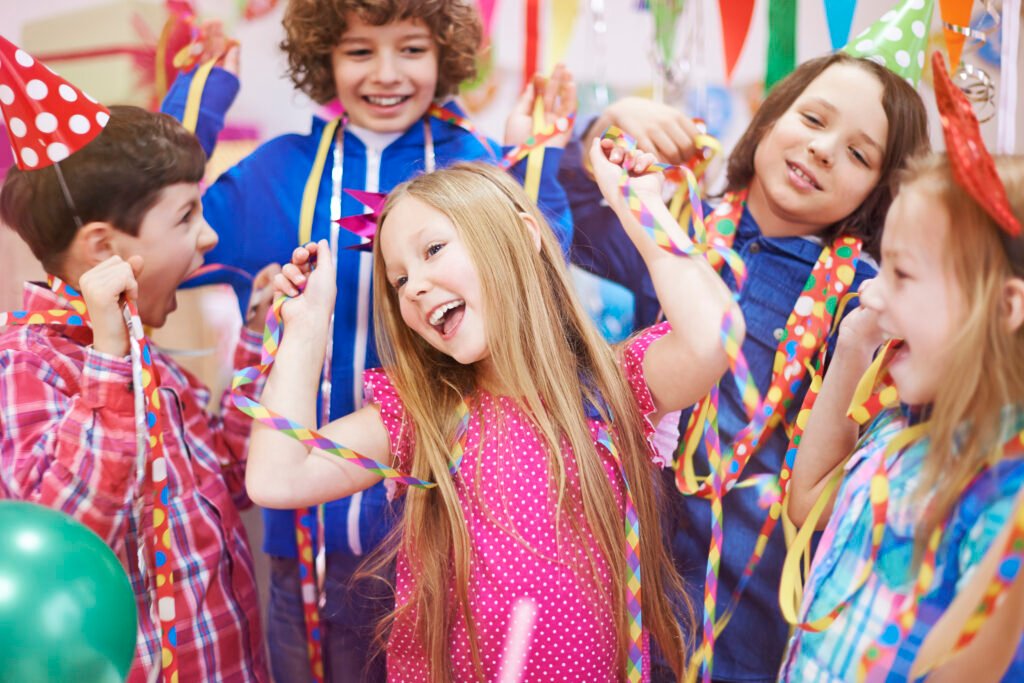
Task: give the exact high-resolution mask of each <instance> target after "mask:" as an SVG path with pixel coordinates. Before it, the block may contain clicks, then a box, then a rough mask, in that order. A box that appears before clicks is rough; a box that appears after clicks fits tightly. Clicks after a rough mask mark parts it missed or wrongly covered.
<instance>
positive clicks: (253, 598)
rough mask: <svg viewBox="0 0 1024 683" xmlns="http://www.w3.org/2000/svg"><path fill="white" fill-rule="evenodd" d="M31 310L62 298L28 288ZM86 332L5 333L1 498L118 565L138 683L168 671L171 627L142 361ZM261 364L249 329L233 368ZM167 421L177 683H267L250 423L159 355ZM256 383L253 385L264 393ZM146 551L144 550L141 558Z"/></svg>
mask: <svg viewBox="0 0 1024 683" xmlns="http://www.w3.org/2000/svg"><path fill="white" fill-rule="evenodd" d="M24 301H25V310H39V309H54V308H61V307H63V306H64V303H65V302H64V301H63V300H62V299H60V298H58V297H57V295H56V294H54V293H53V292H52V291H50V290H49V289H48V288H46V287H45V286H38V285H33V284H28V285H26V287H25V299H24ZM91 341H92V333H91V331H90V330H88V329H87V328H82V327H77V328H75V327H64V326H41V325H37V326H21V327H10V328H6V329H3V330H0V497H2V498H13V499H20V500H27V501H32V502H34V503H39V504H41V505H45V506H47V507H50V508H54V509H58V510H61V511H63V512H65V513H67V514H69V515H71V516H73V517H75V518H76V519H78V520H79V521H80V522H82V523H83V524H85V525H86V526H88V527H89V528H90V529H92V530H93V531H95V532H96V533H97V534H99V536H100V537H101V538H103V540H104V541H106V542H107V544H108V545H110V547H111V548H113V550H114V552H115V553H116V554H117V555H118V557H119V558H120V559H121V562H122V564H123V565H124V567H125V570H126V571H127V573H128V576H129V578H130V579H131V584H132V588H133V589H134V591H135V596H136V602H137V605H138V616H139V638H138V643H137V646H136V658H135V662H134V665H133V667H132V670H131V673H130V675H129V678H128V680H129V682H130V683H141V682H142V681H146V680H147V678H148V677H149V676H148V675H149V674H150V672H151V670H152V669H153V667H154V666H157V665H158V664H157V662H158V661H159V660H158V656H159V652H160V624H159V620H158V619H157V616H156V611H155V605H153V604H152V603H153V596H154V595H155V586H154V585H153V581H154V575H153V573H152V571H149V572H148V573H149V576H148V577H147V576H144V575H143V573H142V572H141V571H140V569H139V559H138V558H139V553H140V550H141V551H142V552H144V555H145V558H146V562H145V564H146V566H147V567H149V566H150V565H151V564H152V563H151V554H150V551H149V547H150V539H151V538H152V536H153V522H152V518H153V504H152V500H151V495H150V487H149V486H148V484H147V483H146V482H145V481H143V483H142V484H141V485H140V483H139V481H138V480H137V476H136V465H135V461H136V438H135V419H134V400H133V394H132V388H131V380H132V374H131V362H130V360H129V359H128V358H127V357H125V358H116V357H113V356H108V355H106V354H103V353H99V352H96V351H94V350H93V349H92V347H91V346H89V344H90V343H91ZM258 360H259V339H258V337H257V336H256V335H255V334H253V333H251V332H249V331H247V330H243V332H242V336H241V339H240V340H239V344H238V347H237V349H236V351H235V367H236V368H238V367H244V366H246V365H253V364H255V363H257V362H258ZM153 361H154V367H155V369H156V371H157V374H158V375H159V377H160V396H161V397H162V399H163V400H162V401H161V405H162V410H163V416H164V420H165V432H164V439H165V444H166V445H165V449H166V455H167V463H168V465H167V470H168V471H167V476H168V479H169V486H170V502H169V514H170V517H171V519H170V528H171V533H172V534H173V539H172V547H173V548H174V552H173V557H172V561H173V562H174V564H175V568H174V586H175V593H176V598H177V599H176V602H177V632H178V633H177V635H178V638H177V642H178V657H179V660H180V673H179V677H180V680H181V681H182V682H183V683H185V682H189V683H191V682H192V681H202V682H204V683H207V682H211V683H212V682H213V681H259V682H262V681H269V674H268V673H267V665H266V659H265V654H264V650H263V641H262V631H261V628H260V618H259V607H258V605H259V602H258V599H257V590H256V580H255V577H254V572H253V562H252V554H251V552H250V550H249V542H248V538H247V536H246V533H245V528H244V527H243V525H242V520H241V518H240V517H239V513H238V510H239V508H244V507H248V506H249V505H250V504H251V503H250V502H249V500H248V498H247V496H246V494H245V454H246V443H247V439H248V436H249V431H250V428H251V424H252V423H251V420H250V419H249V418H248V417H246V416H245V415H243V414H242V413H240V412H239V411H238V410H236V409H235V408H234V407H233V405H232V404H231V402H230V400H229V398H228V396H227V394H225V396H224V399H223V401H222V408H223V412H222V416H220V417H216V416H213V415H210V414H209V413H207V412H206V411H205V409H204V407H205V406H206V404H207V399H208V397H209V391H208V390H207V389H206V388H205V387H203V386H202V385H201V384H199V382H198V381H197V380H196V379H195V378H194V377H193V376H191V375H190V374H189V373H187V372H186V371H185V370H184V369H183V368H181V367H180V366H178V365H177V364H176V363H175V362H174V361H173V360H171V359H170V358H168V357H166V356H165V355H163V354H162V353H160V352H159V351H155V350H154V354H153ZM258 389H259V387H258V386H257V385H249V386H247V387H246V391H247V392H256V391H258ZM140 545H141V548H140Z"/></svg>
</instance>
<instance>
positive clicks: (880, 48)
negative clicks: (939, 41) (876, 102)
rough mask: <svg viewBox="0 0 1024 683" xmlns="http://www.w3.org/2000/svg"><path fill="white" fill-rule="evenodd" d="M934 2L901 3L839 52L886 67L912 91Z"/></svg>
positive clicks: (921, 66)
mask: <svg viewBox="0 0 1024 683" xmlns="http://www.w3.org/2000/svg"><path fill="white" fill-rule="evenodd" d="M934 9H935V0H905V1H904V2H903V3H902V4H901V5H899V6H897V7H895V8H893V9H891V10H889V11H888V12H886V13H885V14H883V15H882V18H881V19H879V20H878V21H876V22H875V23H874V24H872V25H871V26H869V27H868V28H866V29H865V30H864V31H862V32H861V34H860V35H858V36H857V37H856V38H854V39H853V40H851V41H850V42H849V43H848V44H847V45H846V47H844V48H843V51H844V52H846V53H847V54H850V55H853V56H854V57H864V58H865V59H870V60H872V61H875V62H878V63H879V64H881V65H882V66H886V67H888V68H889V69H891V70H892V71H893V72H894V73H896V74H897V75H899V76H902V77H903V78H905V79H907V82H908V83H910V84H911V85H912V86H914V87H915V88H916V87H917V83H918V81H920V80H921V71H922V70H923V69H924V62H925V58H924V53H925V48H926V47H927V45H928V29H929V28H930V27H931V23H932V11H933V10H934Z"/></svg>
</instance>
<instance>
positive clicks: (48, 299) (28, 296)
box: [22, 282, 92, 344]
mask: <svg viewBox="0 0 1024 683" xmlns="http://www.w3.org/2000/svg"><path fill="white" fill-rule="evenodd" d="M22 302H23V304H24V310H26V311H41V310H54V309H58V308H60V309H68V308H71V306H70V305H68V302H67V301H66V300H65V299H64V297H61V296H58V295H57V293H56V292H54V291H53V290H52V289H50V288H49V286H48V285H47V284H46V283H45V282H26V283H25V286H24V288H23V290H22ZM47 327H50V328H54V329H60V330H61V331H62V334H63V336H65V337H68V338H70V339H73V340H75V341H77V342H79V343H81V344H91V343H92V328H90V327H86V326H84V325H48V326H47Z"/></svg>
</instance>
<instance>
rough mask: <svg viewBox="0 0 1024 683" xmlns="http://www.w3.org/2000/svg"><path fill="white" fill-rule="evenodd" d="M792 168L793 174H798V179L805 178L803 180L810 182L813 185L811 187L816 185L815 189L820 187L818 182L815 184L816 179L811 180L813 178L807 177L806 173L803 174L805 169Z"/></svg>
mask: <svg viewBox="0 0 1024 683" xmlns="http://www.w3.org/2000/svg"><path fill="white" fill-rule="evenodd" d="M790 168H792V169H793V172H794V173H796V175H797V177H799V178H803V179H804V180H806V181H807V182H808V183H809V184H811V185H814V186H815V187H817V186H818V184H817V183H816V182H814V179H813V178H811V177H810V176H809V175H807V174H806V173H804V172H803V169H801V168H800V167H799V166H791V167H790Z"/></svg>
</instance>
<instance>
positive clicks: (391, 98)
mask: <svg viewBox="0 0 1024 683" xmlns="http://www.w3.org/2000/svg"><path fill="white" fill-rule="evenodd" d="M410 97H412V96H411V95H363V101H364V102H368V103H369V104H372V105H373V106H375V107H397V106H398V105H400V104H404V103H405V102H406V100H408V99H409V98H410Z"/></svg>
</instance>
